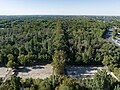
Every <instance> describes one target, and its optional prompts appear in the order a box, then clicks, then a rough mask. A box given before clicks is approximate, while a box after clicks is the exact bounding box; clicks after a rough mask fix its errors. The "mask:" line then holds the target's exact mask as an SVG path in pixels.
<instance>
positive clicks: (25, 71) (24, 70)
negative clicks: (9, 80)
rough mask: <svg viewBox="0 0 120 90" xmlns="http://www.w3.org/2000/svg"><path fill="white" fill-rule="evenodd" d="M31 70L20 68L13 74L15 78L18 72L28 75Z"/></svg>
mask: <svg viewBox="0 0 120 90" xmlns="http://www.w3.org/2000/svg"><path fill="white" fill-rule="evenodd" d="M30 71H31V70H30V69H29V68H27V67H20V68H18V69H16V70H15V71H14V72H15V73H14V74H15V75H16V76H17V75H18V73H19V72H22V73H28V72H30Z"/></svg>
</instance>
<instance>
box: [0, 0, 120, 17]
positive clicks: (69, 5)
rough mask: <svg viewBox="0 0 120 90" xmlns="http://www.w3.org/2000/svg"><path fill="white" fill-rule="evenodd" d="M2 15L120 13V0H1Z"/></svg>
mask: <svg viewBox="0 0 120 90" xmlns="http://www.w3.org/2000/svg"><path fill="white" fill-rule="evenodd" d="M0 15H120V0H0Z"/></svg>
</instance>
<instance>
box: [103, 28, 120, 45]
mask: <svg viewBox="0 0 120 90" xmlns="http://www.w3.org/2000/svg"><path fill="white" fill-rule="evenodd" d="M105 36H106V39H107V40H108V41H109V42H111V43H112V44H114V45H115V46H118V47H120V43H118V42H117V41H116V40H115V39H113V37H112V32H111V31H110V29H109V30H108V32H107V33H106V35H105Z"/></svg>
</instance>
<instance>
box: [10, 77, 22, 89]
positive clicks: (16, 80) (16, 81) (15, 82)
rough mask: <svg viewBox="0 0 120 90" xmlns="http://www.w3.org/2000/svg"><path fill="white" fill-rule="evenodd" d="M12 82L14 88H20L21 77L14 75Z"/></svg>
mask: <svg viewBox="0 0 120 90" xmlns="http://www.w3.org/2000/svg"><path fill="white" fill-rule="evenodd" d="M10 83H11V86H12V88H13V90H20V87H21V82H20V77H16V76H12V77H11V81H10Z"/></svg>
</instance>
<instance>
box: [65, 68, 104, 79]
mask: <svg viewBox="0 0 120 90" xmlns="http://www.w3.org/2000/svg"><path fill="white" fill-rule="evenodd" d="M102 68H103V67H74V66H73V67H66V70H67V75H68V76H70V77H72V78H93V77H94V75H95V73H96V72H97V70H98V69H102Z"/></svg>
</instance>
